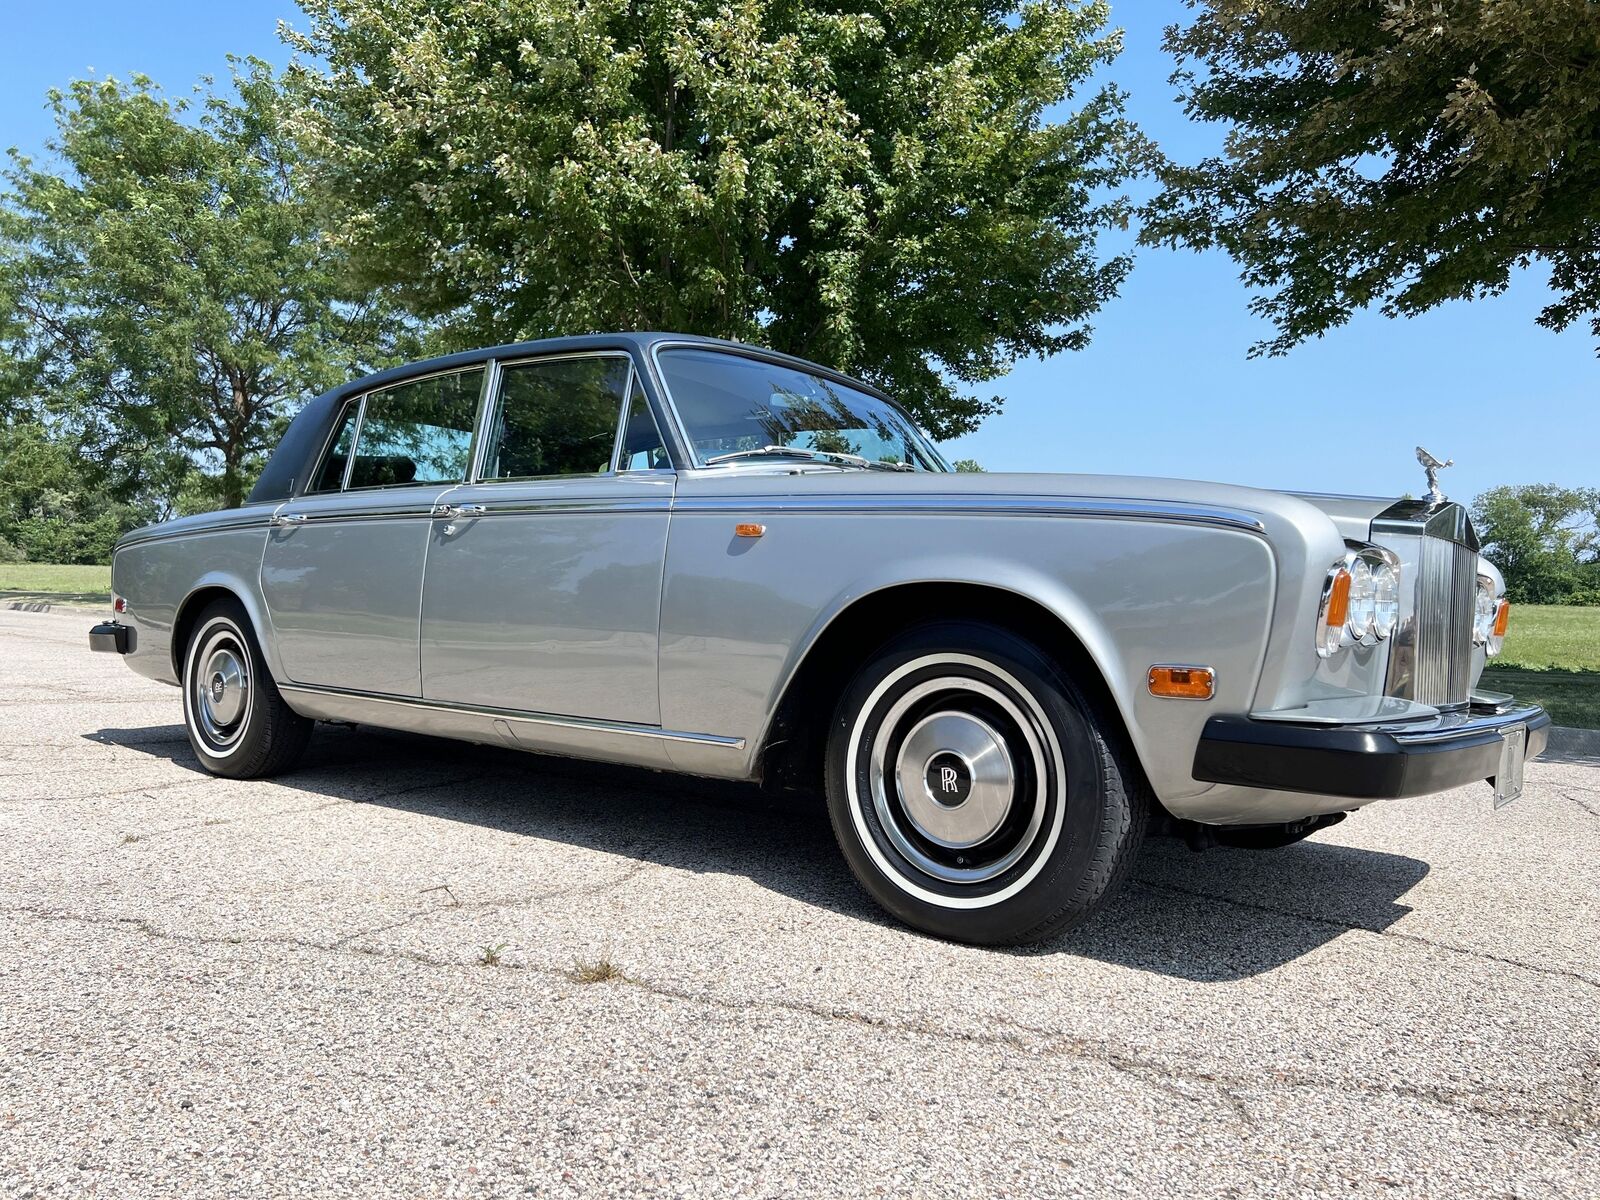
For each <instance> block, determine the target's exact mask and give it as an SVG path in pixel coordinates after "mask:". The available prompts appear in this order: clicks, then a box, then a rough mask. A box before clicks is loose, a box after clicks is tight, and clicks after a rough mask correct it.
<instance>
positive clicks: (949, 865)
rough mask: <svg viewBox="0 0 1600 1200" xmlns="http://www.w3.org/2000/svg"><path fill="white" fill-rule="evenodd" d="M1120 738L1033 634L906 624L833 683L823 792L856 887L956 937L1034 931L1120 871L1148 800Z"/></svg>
mask: <svg viewBox="0 0 1600 1200" xmlns="http://www.w3.org/2000/svg"><path fill="white" fill-rule="evenodd" d="M1137 778H1138V777H1137V774H1136V772H1135V771H1133V770H1131V769H1130V766H1129V764H1128V763H1127V761H1126V758H1125V755H1124V752H1123V751H1122V750H1121V748H1120V745H1119V743H1118V742H1117V740H1116V739H1115V736H1114V734H1113V732H1112V730H1111V728H1110V727H1108V723H1107V722H1106V721H1105V719H1104V718H1103V717H1102V716H1101V715H1100V714H1099V713H1097V712H1096V710H1095V707H1094V705H1093V704H1092V703H1091V702H1090V701H1089V700H1088V698H1087V697H1086V696H1085V695H1084V694H1083V692H1082V691H1081V690H1080V689H1079V688H1077V687H1076V686H1075V685H1074V684H1073V683H1072V681H1071V680H1070V679H1069V678H1068V677H1067V676H1066V675H1065V674H1064V673H1063V672H1062V671H1061V670H1060V669H1059V668H1058V667H1057V666H1056V665H1055V664H1054V663H1053V662H1052V661H1051V660H1050V658H1049V657H1048V656H1046V655H1045V654H1043V653H1042V652H1041V651H1040V650H1038V648H1036V647H1035V646H1033V645H1032V644H1030V643H1029V642H1026V641H1024V640H1023V639H1021V638H1018V637H1016V636H1014V635H1012V634H1010V633H1007V632H1005V631H1003V630H1001V629H998V628H995V627H993V626H989V625H984V624H980V623H976V622H948V623H940V624H934V625H928V626H923V627H921V628H918V629H915V630H912V631H910V632H908V633H906V634H904V635H903V636H901V637H899V638H897V639H895V640H894V641H893V642H891V643H890V644H889V645H887V646H885V647H884V649H883V650H882V651H880V652H879V653H878V654H877V655H876V656H875V657H874V658H873V660H872V661H871V662H869V663H868V664H867V666H866V667H864V668H863V669H862V671H861V672H860V674H859V675H857V677H856V679H855V680H854V682H852V683H851V685H850V686H849V687H848V688H847V689H846V690H845V694H844V696H843V698H842V699H841V700H840V703H839V706H838V710H837V711H836V713H835V715H834V719H833V724H832V727H831V730H830V734H829V739H828V760H827V790H828V807H829V812H830V815H831V816H832V819H833V827H834V832H835V834H836V835H837V836H838V839H839V844H840V847H841V848H842V849H843V851H844V854H845V858H846V859H847V860H849V863H850V866H851V868H852V869H853V870H854V871H855V874H856V877H857V878H858V879H859V880H860V881H861V883H862V885H863V886H864V887H865V888H866V889H867V891H868V892H870V893H871V894H872V896H873V897H874V898H875V899H876V900H877V901H878V902H879V903H880V904H881V905H883V907H884V908H886V909H888V911H889V912H891V913H893V914H894V915H895V916H897V917H899V918H900V919H901V920H903V921H905V922H906V923H907V924H910V925H913V926H915V927H916V928H918V929H922V930H925V931H927V932H929V933H933V934H937V935H939V936H941V937H949V938H953V939H956V940H959V941H966V942H979V943H990V944H1015V943H1022V942H1031V941H1038V940H1040V939H1043V938H1046V937H1049V936H1051V935H1052V934H1056V933H1060V932H1062V931H1064V930H1066V929H1070V928H1071V927H1072V926H1074V925H1076V924H1078V923H1080V922H1082V921H1084V920H1085V919H1087V918H1088V917H1089V916H1090V915H1091V914H1092V913H1093V912H1094V910H1095V909H1096V907H1098V905H1099V904H1100V903H1101V902H1102V901H1103V900H1104V899H1105V898H1106V896H1108V895H1109V894H1110V893H1111V892H1112V890H1113V889H1114V888H1115V887H1116V885H1117V884H1118V883H1119V882H1120V881H1121V879H1122V878H1123V876H1124V875H1125V874H1126V872H1127V870H1128V867H1129V865H1130V864H1131V863H1132V861H1133V858H1134V856H1135V854H1136V853H1137V850H1138V847H1139V843H1140V841H1141V840H1142V838H1143V834H1144V827H1145V820H1146V815H1147V809H1146V805H1145V802H1144V797H1143V795H1142V794H1141V792H1140V790H1139V788H1138V786H1137V784H1136V782H1135V781H1136V780H1137Z"/></svg>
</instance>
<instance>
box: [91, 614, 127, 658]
mask: <svg viewBox="0 0 1600 1200" xmlns="http://www.w3.org/2000/svg"><path fill="white" fill-rule="evenodd" d="M89 649H91V650H98V651H99V652H100V653H102V654H126V653H127V652H128V651H129V650H132V649H133V630H132V629H131V628H129V627H128V626H126V625H118V624H117V623H116V622H115V621H102V622H101V623H100V624H98V625H96V626H95V627H94V628H93V629H91V630H89Z"/></svg>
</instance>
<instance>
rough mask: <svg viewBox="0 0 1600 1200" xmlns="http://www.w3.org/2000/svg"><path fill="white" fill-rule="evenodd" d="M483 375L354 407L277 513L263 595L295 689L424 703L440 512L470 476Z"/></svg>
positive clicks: (404, 390)
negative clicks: (430, 574)
mask: <svg viewBox="0 0 1600 1200" xmlns="http://www.w3.org/2000/svg"><path fill="white" fill-rule="evenodd" d="M483 378H484V371H483V369H482V368H481V367H480V368H476V369H474V370H470V371H458V372H451V373H446V374H440V375H432V376H429V377H427V378H425V379H419V380H414V381H408V382H405V383H401V384H397V385H395V386H394V387H391V388H387V389H383V390H381V391H376V392H372V393H370V394H368V395H367V396H364V397H361V398H359V399H356V400H352V401H351V402H350V403H349V404H348V405H347V406H346V408H345V411H344V413H343V414H342V415H341V416H340V420H339V424H338V425H337V426H336V431H335V434H334V437H333V439H332V442H331V443H330V445H329V447H328V450H327V452H326V456H325V457H324V459H323V461H322V463H321V464H319V466H318V469H317V472H316V474H315V475H314V476H313V479H312V486H311V487H310V488H308V489H307V490H306V492H305V493H304V494H303V495H300V496H297V497H296V498H295V499H293V500H290V501H288V502H286V503H285V504H284V505H282V506H281V507H280V508H279V509H278V512H277V514H276V515H275V516H274V518H273V521H274V524H273V528H272V530H271V533H270V536H269V537H268V539H267V547H266V552H265V555H264V556H263V558H262V562H261V591H262V595H263V596H264V597H265V599H266V604H267V614H268V619H269V620H270V621H271V623H272V631H273V638H272V640H273V645H274V647H275V649H276V652H277V659H278V666H279V668H280V669H281V670H282V671H283V673H284V675H285V676H287V679H286V682H290V683H298V684H308V685H311V686H315V687H329V688H339V689H343V690H347V691H357V692H374V693H379V694H383V695H394V696H420V695H421V693H422V685H421V670H420V667H419V664H418V659H417V628H418V618H419V614H420V612H421V608H422V576H423V563H424V560H425V559H426V557H427V552H428V542H429V539H430V538H431V537H432V535H433V531H434V524H433V511H434V507H435V505H436V504H438V503H439V501H440V500H441V499H442V498H443V497H444V496H445V494H446V493H447V492H449V490H450V489H451V488H453V487H455V486H457V485H458V484H459V483H460V482H461V481H462V480H463V479H465V478H466V470H467V464H468V461H469V459H470V454H471V445H472V430H473V424H474V418H475V416H476V413H477V409H478V406H479V400H480V395H479V393H480V392H481V390H482V385H483Z"/></svg>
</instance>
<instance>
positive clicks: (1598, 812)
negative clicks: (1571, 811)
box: [1561, 792, 1600, 817]
mask: <svg viewBox="0 0 1600 1200" xmlns="http://www.w3.org/2000/svg"><path fill="white" fill-rule="evenodd" d="M1561 794H1562V795H1563V796H1564V797H1566V799H1568V800H1571V801H1572V802H1573V803H1574V804H1576V805H1577V806H1578V807H1579V808H1581V809H1583V811H1584V812H1586V813H1588V814H1589V815H1590V816H1591V817H1600V808H1596V807H1595V806H1594V805H1592V804H1590V803H1589V802H1588V801H1587V800H1580V799H1578V797H1576V796H1568V795H1567V794H1566V793H1565V792H1563V793H1561Z"/></svg>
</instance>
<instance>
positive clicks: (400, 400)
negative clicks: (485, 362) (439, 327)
mask: <svg viewBox="0 0 1600 1200" xmlns="http://www.w3.org/2000/svg"><path fill="white" fill-rule="evenodd" d="M482 387H483V370H482V369H481V368H480V369H478V370H475V371H459V372H456V373H454V374H450V375H433V376H430V377H429V378H427V379H419V380H417V381H415V382H414V383H402V384H397V385H396V386H394V387H392V388H386V389H384V390H383V391H381V392H373V393H371V394H370V395H369V396H368V397H367V403H366V411H365V412H364V413H363V414H362V417H361V428H360V431H359V432H358V433H357V435H356V458H355V466H354V467H353V468H352V470H351V472H350V486H351V487H352V488H372V487H404V486H406V485H408V484H423V483H433V484H438V483H460V482H461V481H462V480H464V479H465V478H466V477H467V460H468V458H469V456H470V454H471V450H472V425H473V420H474V418H475V417H476V416H477V412H478V393H479V391H480V389H481V388H482Z"/></svg>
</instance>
